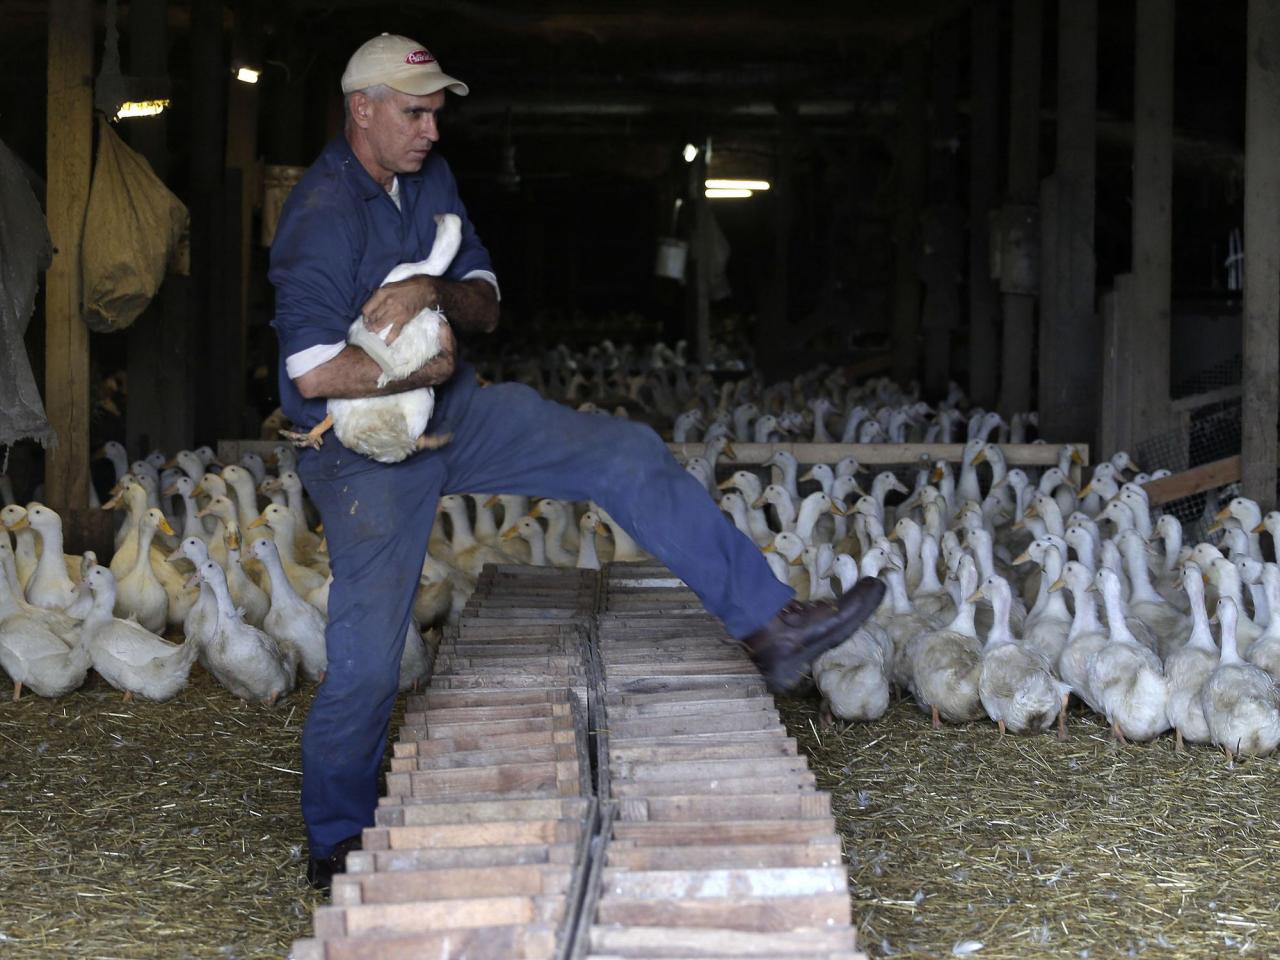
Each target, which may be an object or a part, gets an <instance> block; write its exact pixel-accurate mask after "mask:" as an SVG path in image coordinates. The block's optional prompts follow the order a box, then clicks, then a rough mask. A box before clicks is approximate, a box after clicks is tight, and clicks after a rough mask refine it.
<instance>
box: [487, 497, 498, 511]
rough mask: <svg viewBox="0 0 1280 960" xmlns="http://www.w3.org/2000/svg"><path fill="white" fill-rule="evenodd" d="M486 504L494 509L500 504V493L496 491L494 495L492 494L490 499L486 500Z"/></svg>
mask: <svg viewBox="0 0 1280 960" xmlns="http://www.w3.org/2000/svg"><path fill="white" fill-rule="evenodd" d="M484 505H485V506H486V507H488V508H489V509H490V510H492V509H493V508H494V507H496V506H497V505H498V495H497V494H496V493H495V494H494V495H493V496H491V497H490V498H489V499H488V500H486V501H485V502H484Z"/></svg>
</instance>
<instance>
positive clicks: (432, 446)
mask: <svg viewBox="0 0 1280 960" xmlns="http://www.w3.org/2000/svg"><path fill="white" fill-rule="evenodd" d="M452 439H453V434H452V433H424V434H423V435H422V436H420V437H419V438H418V449H419V450H439V449H440V448H441V447H443V446H444V445H445V444H446V443H448V442H449V441H450V440H452Z"/></svg>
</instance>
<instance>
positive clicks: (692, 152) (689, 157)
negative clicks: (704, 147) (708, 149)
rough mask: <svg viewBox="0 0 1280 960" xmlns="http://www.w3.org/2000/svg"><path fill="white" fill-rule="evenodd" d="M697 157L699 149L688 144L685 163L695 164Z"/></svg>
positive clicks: (685, 147)
mask: <svg viewBox="0 0 1280 960" xmlns="http://www.w3.org/2000/svg"><path fill="white" fill-rule="evenodd" d="M697 157H698V148H697V147H695V146H694V145H693V144H692V143H686V144H685V145H684V162H685V163H693V161H694V160H696V159H697Z"/></svg>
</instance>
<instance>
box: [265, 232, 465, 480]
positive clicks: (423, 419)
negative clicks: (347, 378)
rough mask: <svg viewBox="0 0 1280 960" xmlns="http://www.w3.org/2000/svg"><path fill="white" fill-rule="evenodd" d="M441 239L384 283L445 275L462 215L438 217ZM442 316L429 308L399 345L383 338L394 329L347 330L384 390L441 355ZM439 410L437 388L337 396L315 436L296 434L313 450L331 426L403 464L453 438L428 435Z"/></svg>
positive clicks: (357, 325)
mask: <svg viewBox="0 0 1280 960" xmlns="http://www.w3.org/2000/svg"><path fill="white" fill-rule="evenodd" d="M435 219H436V237H435V242H434V244H433V245H432V247H431V252H430V254H429V255H428V256H427V259H426V260H423V261H420V262H418V263H405V264H400V265H399V266H396V267H394V268H392V270H391V272H390V273H388V274H387V276H386V277H385V278H384V279H383V281H382V283H383V284H384V285H385V284H388V283H394V282H396V281H399V280H405V279H408V278H409V277H413V276H421V275H426V276H433V277H438V276H441V275H443V274H444V271H445V270H446V269H448V267H449V264H450V263H451V262H452V261H453V258H454V255H455V254H456V253H457V252H458V247H459V246H460V245H461V242H462V221H461V219H460V218H459V217H458V216H457V214H452V213H445V214H437V215H436V218H435ZM441 329H442V314H440V313H439V312H438V311H436V310H433V309H430V308H428V309H426V310H423V311H422V312H420V313H419V314H417V315H416V316H415V317H414V318H413V319H412V320H410V321H409V322H408V323H407V324H405V325H404V326H403V327H402V328H401V330H400V333H399V335H398V336H397V337H396V339H395V341H394V342H393V343H391V344H387V343H386V341H385V340H384V339H383V338H384V337H385V336H386V334H387V333H389V332H390V328H387V329H386V330H384V331H383V332H382V334H376V333H373V332H371V331H370V330H369V328H368V327H367V326H366V325H365V321H364V317H357V318H356V320H355V322H354V323H352V324H351V326H350V328H349V329H348V331H347V340H348V342H349V343H351V344H352V345H353V346H357V347H360V349H362V350H364V352H365V353H367V354H369V356H371V357H372V358H373V359H374V360H375V361H376V362H377V364H378V366H379V367H381V368H382V373H381V375H379V377H378V386H379V387H382V386H386V385H387V384H388V383H391V382H392V381H395V380H402V379H404V378H405V377H407V376H409V375H410V374H412V373H414V372H415V371H416V370H418V369H419V368H420V367H421V366H422V365H423V364H424V363H426V362H427V361H428V360H430V359H431V358H432V357H434V356H435V355H436V354H437V353H439V352H440V331H441ZM434 410H435V390H434V389H433V388H431V387H422V388H419V389H415V390H404V391H402V392H400V393H393V394H390V395H389V396H377V397H359V398H357V399H351V400H343V399H337V398H331V399H330V400H329V403H328V416H327V417H326V418H325V420H324V421H322V422H321V423H320V424H319V425H318V426H317V427H316V428H315V429H314V430H312V431H311V433H310V434H303V435H301V436H294V435H290V436H291V439H295V440H297V441H298V442H299V443H305V444H307V445H311V446H318V445H319V442H320V441H319V437H320V436H321V434H323V433H324V430H326V429H328V426H329V425H330V424H331V425H332V426H333V430H334V434H335V435H336V436H337V438H338V440H339V441H341V443H342V444H343V445H344V446H346V447H348V448H350V449H352V450H355V451H356V452H358V453H362V454H364V455H365V456H367V457H370V458H372V459H374V460H377V461H379V462H381V463H399V462H400V461H402V460H404V459H405V458H406V457H408V456H409V455H410V454H413V453H417V452H418V451H419V450H424V449H431V448H436V447H440V446H442V445H443V444H445V443H447V442H448V440H449V437H448V436H447V435H445V436H429V435H427V432H426V431H427V424H428V423H429V422H430V420H431V414H432V412H433V411H434Z"/></svg>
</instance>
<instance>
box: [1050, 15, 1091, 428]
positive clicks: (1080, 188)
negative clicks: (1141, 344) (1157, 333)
mask: <svg viewBox="0 0 1280 960" xmlns="http://www.w3.org/2000/svg"><path fill="white" fill-rule="evenodd" d="M1097 93H1098V2H1097V0H1071V2H1070V3H1061V4H1059V5H1058V138H1057V158H1056V167H1055V170H1054V178H1053V180H1054V183H1055V185H1056V190H1057V203H1056V211H1055V217H1054V220H1055V224H1054V233H1055V238H1054V259H1052V260H1046V261H1045V268H1044V270H1042V271H1041V276H1042V277H1043V278H1045V279H1046V280H1047V279H1048V278H1049V277H1050V276H1051V275H1052V276H1053V277H1054V281H1053V300H1054V303H1053V304H1052V305H1051V306H1052V309H1048V310H1045V311H1042V316H1041V323H1040V389H1039V394H1040V402H1039V404H1038V407H1039V413H1040V433H1041V435H1042V436H1043V437H1045V438H1046V439H1048V440H1050V441H1051V442H1052V441H1055V440H1064V439H1066V438H1067V437H1090V438H1092V437H1093V436H1094V434H1095V433H1096V431H1097V428H1098V423H1097V421H1098V394H1099V392H1100V391H1099V384H1100V369H1099V367H1100V364H1099V358H1100V354H1101V349H1102V330H1101V323H1100V322H1099V319H1098V316H1097V311H1096V307H1095V303H1094V299H1095V295H1096V294H1095V290H1094V280H1095V274H1096V270H1097V266H1096V263H1095V259H1094V218H1095V205H1096V198H1095V180H1096V170H1097V157H1096V145H1097V132H1096V129H1095V120H1096V117H1097ZM1046 306H1048V305H1046Z"/></svg>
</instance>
